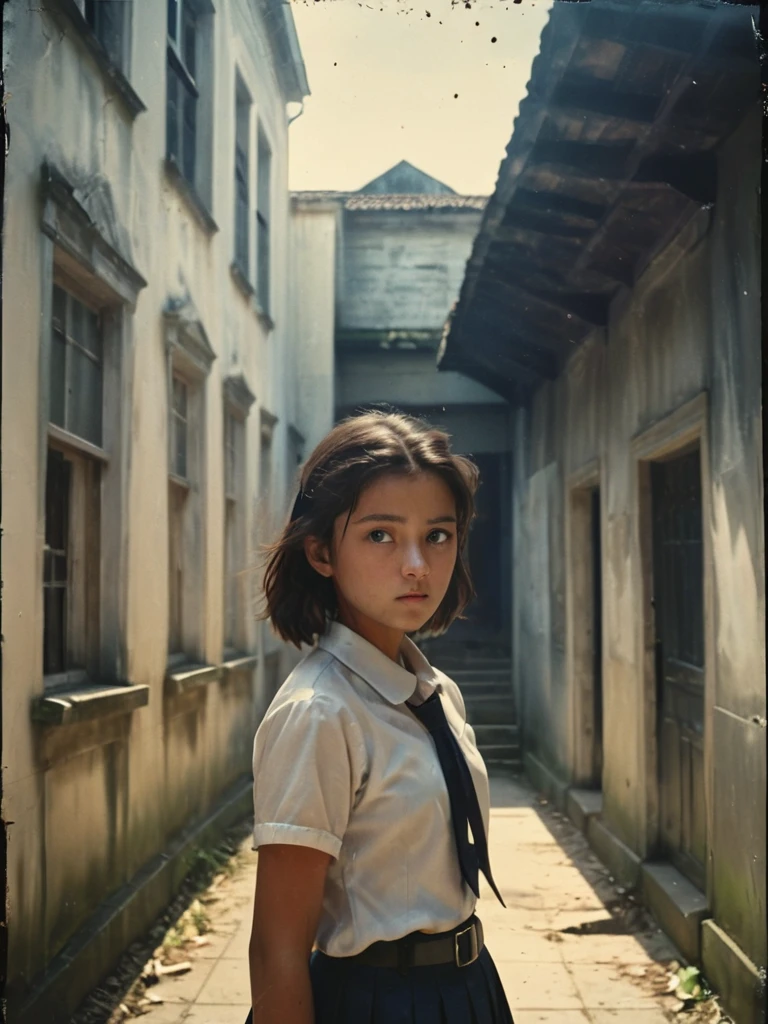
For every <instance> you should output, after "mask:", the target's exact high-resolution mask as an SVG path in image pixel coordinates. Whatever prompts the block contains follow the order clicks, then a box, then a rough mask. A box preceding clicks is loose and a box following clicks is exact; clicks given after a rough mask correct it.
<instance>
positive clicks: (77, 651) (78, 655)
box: [43, 283, 105, 684]
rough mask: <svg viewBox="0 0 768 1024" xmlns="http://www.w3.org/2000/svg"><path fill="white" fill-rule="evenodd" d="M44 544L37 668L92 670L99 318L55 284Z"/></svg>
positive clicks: (100, 456)
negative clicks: (40, 655) (40, 656)
mask: <svg viewBox="0 0 768 1024" xmlns="http://www.w3.org/2000/svg"><path fill="white" fill-rule="evenodd" d="M51 310H52V316H51V347H50V378H49V406H48V410H49V411H48V415H49V421H50V423H51V425H52V426H53V427H54V428H59V430H58V432H54V435H53V437H52V438H51V440H50V441H49V445H48V451H47V460H46V471H45V542H44V547H43V673H44V675H45V676H46V680H47V682H48V683H49V684H51V683H56V682H58V681H59V680H58V679H57V677H62V676H64V677H65V679H64V680H62V681H71V680H70V674H71V673H73V672H74V673H75V674H79V675H81V676H85V674H86V673H87V672H88V671H89V670H90V671H93V670H94V669H95V667H96V665H97V662H98V655H99V629H98V624H99V575H100V573H99V566H100V509H101V495H100V487H101V475H102V466H103V463H104V461H105V456H104V452H103V451H102V450H101V449H102V433H103V422H102V421H103V341H102V331H101V322H100V321H101V318H100V316H99V314H98V313H97V312H96V310H95V309H93V308H91V307H89V306H87V305H85V304H84V303H83V302H81V301H80V299H78V298H76V297H75V296H74V295H73V294H71V292H69V291H66V290H65V289H64V288H63V287H62V286H61V285H60V284H58V283H56V284H54V286H53V296H52V303H51Z"/></svg>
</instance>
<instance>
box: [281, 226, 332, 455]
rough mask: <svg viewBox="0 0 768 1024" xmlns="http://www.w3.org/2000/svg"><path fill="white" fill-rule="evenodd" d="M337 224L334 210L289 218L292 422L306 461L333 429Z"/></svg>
mask: <svg viewBox="0 0 768 1024" xmlns="http://www.w3.org/2000/svg"><path fill="white" fill-rule="evenodd" d="M338 219H339V214H338V210H337V209H336V207H335V206H328V207H327V208H323V209H318V208H316V207H310V208H304V207H301V206H294V209H293V211H292V214H291V235H290V238H291V279H292V281H293V283H294V290H293V293H292V316H293V324H294V327H293V337H294V349H293V360H294V368H295V372H296V374H297V388H296V392H295V394H296V413H295V420H296V426H297V427H298V429H299V430H300V431H301V433H302V434H303V435H304V438H305V440H306V442H307V447H306V455H309V454H310V452H311V451H312V449H313V448H314V447H315V445H316V444H317V443H318V442H319V441H320V440H321V439H322V438H323V437H324V436H325V434H327V433H328V431H329V430H330V429H331V427H332V426H333V409H334V393H335V382H334V372H335V361H334V330H335V294H336V246H337V239H338Z"/></svg>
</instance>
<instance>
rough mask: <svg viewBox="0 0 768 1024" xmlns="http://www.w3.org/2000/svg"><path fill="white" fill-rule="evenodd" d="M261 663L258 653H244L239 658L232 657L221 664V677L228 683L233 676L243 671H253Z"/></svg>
mask: <svg viewBox="0 0 768 1024" xmlns="http://www.w3.org/2000/svg"><path fill="white" fill-rule="evenodd" d="M258 664H259V656H258V654H243V655H241V656H239V657H237V658H231V659H230V660H228V661H224V662H222V664H221V679H222V682H224V683H226V682H227V680H229V679H231V678H232V676H236V675H238V673H241V672H252V671H253V669H255V668H256V666H257V665H258Z"/></svg>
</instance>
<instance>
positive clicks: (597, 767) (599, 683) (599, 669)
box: [590, 487, 603, 786]
mask: <svg viewBox="0 0 768 1024" xmlns="http://www.w3.org/2000/svg"><path fill="white" fill-rule="evenodd" d="M590 502H591V515H590V531H591V535H592V536H591V541H592V543H591V548H592V721H593V733H592V778H593V779H594V780H595V783H596V784H597V785H598V786H601V785H602V778H603V569H602V552H601V548H600V488H599V487H595V488H593V490H592V492H591V495H590Z"/></svg>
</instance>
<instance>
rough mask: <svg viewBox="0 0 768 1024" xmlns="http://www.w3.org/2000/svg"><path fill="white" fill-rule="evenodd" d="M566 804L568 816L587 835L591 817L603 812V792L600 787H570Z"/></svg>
mask: <svg viewBox="0 0 768 1024" xmlns="http://www.w3.org/2000/svg"><path fill="white" fill-rule="evenodd" d="M566 806H567V809H568V817H569V818H570V819H571V821H572V822H573V824H574V825H575V826H576V828H578V829H580V830H581V831H582V832H583V833H584V834H585V835H586V834H587V827H588V825H589V819H590V818H597V817H599V816H600V814H601V813H602V810H603V794H602V792H601V791H600V790H599V789H569V790H568V797H567V800H566Z"/></svg>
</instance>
